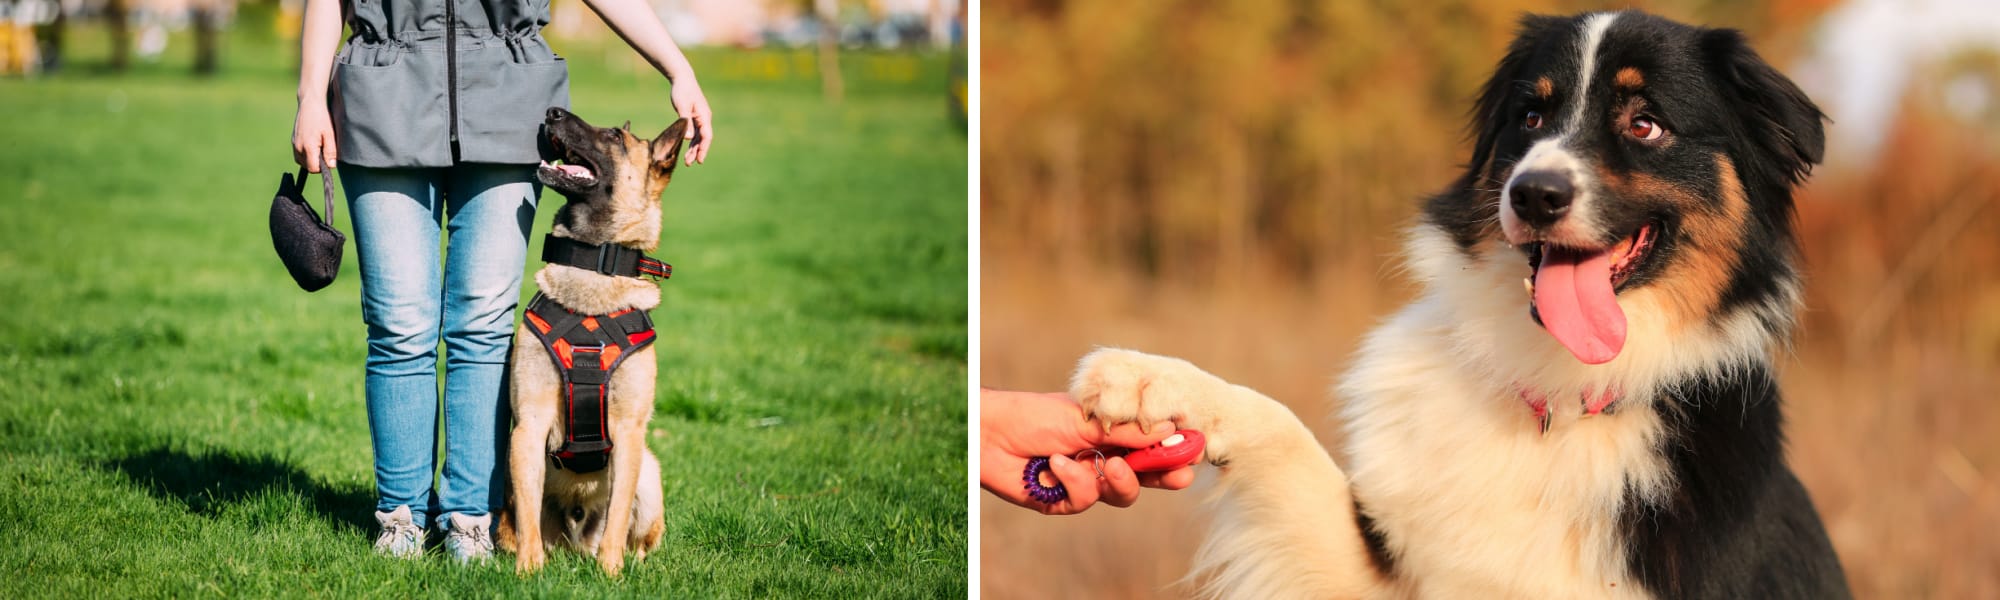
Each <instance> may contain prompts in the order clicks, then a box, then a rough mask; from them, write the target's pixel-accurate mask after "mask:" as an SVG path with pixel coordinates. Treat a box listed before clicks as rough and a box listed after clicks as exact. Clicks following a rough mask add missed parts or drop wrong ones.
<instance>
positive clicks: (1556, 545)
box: [1341, 298, 1669, 598]
mask: <svg viewBox="0 0 2000 600" xmlns="http://www.w3.org/2000/svg"><path fill="white" fill-rule="evenodd" d="M1444 304H1445V303H1444V302H1442V301H1439V300H1438V299H1436V298H1432V299H1431V300H1426V301H1419V302H1418V303H1416V304H1413V305H1411V306H1410V307H1408V308H1406V309H1405V310H1404V311H1403V312H1402V313H1400V314H1398V315H1397V316H1396V317H1395V318H1394V319H1393V320H1391V321H1390V322H1389V323H1387V324H1386V325H1384V326H1383V327H1381V328H1380V329H1378V330H1376V331H1375V332H1374V333H1373V334H1372V335H1371V336H1370V337H1369V339H1368V341H1367V343H1366V345H1365V346H1364V347H1363V349H1362V352H1361V353H1360V354H1359V356H1360V357H1361V358H1360V359H1359V360H1358V362H1357V364H1356V365H1355V366H1354V367H1353V368H1352V369H1351V370H1350V371H1349V373H1348V374H1347V377H1346V379H1345V380H1344V381H1343V383H1342V386H1341V389H1342V393H1343V396H1345V398H1346V405H1345V408H1344V411H1343V415H1342V416H1343V419H1344V421H1345V423H1346V427H1347V445H1348V446H1347V450H1348V451H1347V453H1346V455H1347V457H1348V458H1347V460H1346V461H1345V462H1344V463H1343V464H1345V465H1346V466H1347V468H1348V469H1347V473H1348V476H1349V477H1350V479H1351V482H1352V484H1353V491H1354V494H1355V497H1356V498H1357V499H1358V500H1359V501H1360V502H1361V503H1362V504H1363V505H1364V506H1365V507H1366V510H1367V513H1368V516H1369V517H1370V518H1372V519H1373V520H1374V523H1375V528H1376V530H1377V531H1381V532H1385V534H1386V536H1387V538H1388V540H1387V543H1388V545H1389V548H1390V550H1391V552H1392V553H1393V555H1394V557H1395V561H1396V568H1397V570H1398V571H1399V573H1400V574H1401V577H1398V578H1397V583H1396V584H1395V585H1398V586H1401V587H1403V589H1401V590H1400V591H1401V592H1403V593H1404V594H1406V595H1413V596H1422V597H1435V598H1474V597H1477V598H1492V597H1501V596H1496V594H1495V593H1496V592H1499V593H1500V594H1501V595H1503V596H1505V597H1522V598H1569V597H1588V598H1609V597H1646V596H1647V594H1646V592H1645V591H1644V590H1641V589H1639V586H1638V584H1637V582H1636V581H1634V580H1633V579H1632V578H1631V577H1630V575H1629V573H1627V569H1626V567H1625V551H1624V548H1623V547H1622V543H1621V541H1620V540H1621V538H1620V536H1619V535H1618V530H1617V528H1618V519H1619V514H1620V508H1621V504H1622V503H1623V502H1626V501H1627V498H1628V497H1629V496H1628V494H1629V490H1628V489H1627V486H1628V485H1629V486H1632V488H1633V489H1638V490H1641V491H1642V492H1650V491H1653V490H1658V489H1660V488H1662V487H1664V484H1665V483H1666V481H1665V480H1666V478H1667V477H1669V475H1668V471H1667V468H1666V466H1665V464H1664V463H1663V461H1662V460H1661V458H1660V457H1659V456H1658V454H1657V453H1656V452H1655V451H1654V449H1653V445H1654V440H1655V439H1657V437H1658V435H1659V432H1660V428H1661V425H1660V422H1659V417H1658V414H1657V413H1656V412H1655V411H1654V410H1653V409H1652V408H1651V407H1650V406H1647V405H1645V404H1644V403H1634V404H1638V405H1637V406H1621V407H1620V408H1619V410H1617V411H1615V412H1613V413H1611V414H1600V415H1594V416H1589V417H1584V416H1583V409H1582V406H1581V401H1580V399H1573V400H1569V401H1561V400H1552V401H1551V402H1550V404H1551V407H1550V408H1551V411H1552V419H1553V426H1552V427H1551V428H1550V430H1549V431H1548V432H1547V433H1546V434H1544V433H1542V431H1541V427H1540V424H1539V421H1538V419H1537V418H1536V417H1535V416H1534V414H1533V412H1532V411H1531V410H1530V409H1529V408H1528V407H1527V405H1526V404H1524V403H1523V402H1522V401H1521V399H1520V395H1519V392H1518V391H1516V388H1515V386H1516V385H1517V384H1516V382H1510V381H1493V380H1492V379H1497V378H1495V377H1492V376H1490V375H1484V374H1482V373H1481V371H1482V370H1481V369H1475V368H1469V367H1467V366H1466V363H1465V362H1464V361H1463V360H1462V358H1460V357H1461V356H1462V354H1461V352H1458V351H1455V350H1462V348H1457V349H1455V348H1454V347H1453V345H1454V344H1455V343H1463V341H1464V340H1462V339H1460V338H1458V337H1457V336H1455V335H1454V331H1455V330H1458V329H1459V327H1462V321H1459V320H1457V319H1453V318H1451V317H1452V315H1451V314H1450V311H1449V310H1448V308H1447V307H1446V306H1444ZM1518 318H1520V319H1523V320H1525V319H1526V318H1527V317H1526V316H1525V315H1521V316H1519V317H1518Z"/></svg>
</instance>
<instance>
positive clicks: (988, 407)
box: [979, 390, 1194, 515]
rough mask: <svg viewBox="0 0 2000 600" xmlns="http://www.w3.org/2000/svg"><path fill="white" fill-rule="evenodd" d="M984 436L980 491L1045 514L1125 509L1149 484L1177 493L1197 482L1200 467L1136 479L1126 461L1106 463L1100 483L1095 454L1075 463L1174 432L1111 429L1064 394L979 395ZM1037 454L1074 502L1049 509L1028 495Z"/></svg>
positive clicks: (1148, 443)
mask: <svg viewBox="0 0 2000 600" xmlns="http://www.w3.org/2000/svg"><path fill="white" fill-rule="evenodd" d="M979 430H980V436H979V438H980V439H979V446H980V449H979V485H980V487H983V488H985V489H986V491H987V492H990V493H992V494H993V495H995V496H999V497H1000V498H1001V499H1003V500H1006V501H1008V502H1012V503H1014V504H1016V505H1019V506H1022V507H1025V508H1029V509H1033V510H1036V511H1040V512H1042V513H1043V514H1050V515H1069V514H1076V513H1080V512H1083V511H1084V510H1086V509H1089V508H1090V507H1091V506H1092V505H1094V504H1096V503H1098V502H1100V501H1102V502H1104V503H1106V504H1110V505H1112V506H1117V507H1126V506H1131V505H1132V503H1133V502H1135V501H1137V500H1138V499H1139V488H1140V487H1142V486H1143V487H1152V488H1162V489H1169V490H1178V489H1182V488H1186V487H1187V486H1189V485H1193V484H1194V468H1193V467H1182V468H1179V469H1174V470H1172V471H1167V472H1164V473H1134V472H1133V471H1132V468H1131V467H1130V466H1127V465H1126V464H1125V459H1123V458H1119V457H1111V458H1107V459H1105V460H1104V463H1103V469H1104V477H1103V478H1102V479H1099V478H1098V476H1097V475H1098V469H1097V466H1096V465H1095V464H1094V463H1095V462H1096V460H1095V457H1094V456H1091V455H1089V454H1088V453H1086V455H1085V457H1084V458H1085V460H1082V461H1078V460H1074V459H1072V458H1071V457H1073V456H1075V455H1076V454H1077V453H1079V452H1083V451H1084V450H1087V449H1091V448H1102V447H1119V448H1135V449H1136V448H1144V447H1147V446H1151V445H1153V444H1154V443H1156V442H1159V441H1160V440H1163V439H1166V437H1167V436H1170V435H1173V433H1174V428H1173V426H1172V424H1171V423H1167V424H1161V425H1156V426H1154V427H1153V432H1152V433H1146V432H1144V431H1141V430H1140V429H1139V427H1138V426H1137V425H1134V424H1126V425H1120V426H1118V427H1114V428H1112V429H1111V430H1110V431H1105V430H1104V427H1103V425H1100V424H1099V423H1097V422H1096V421H1091V420H1089V419H1086V418H1084V415H1083V409H1081V408H1078V407H1077V405H1076V402H1074V401H1072V400H1070V399H1069V396H1067V395H1064V394H1036V393H1028V392H1006V391H1000V390H980V391H979ZM1037 456H1047V457H1049V474H1050V475H1052V476H1054V477H1055V479H1056V480H1057V481H1060V482H1061V483H1062V485H1063V487H1064V488H1066V489H1067V490H1068V491H1069V494H1068V497H1067V498H1064V499H1063V500H1062V501H1060V502H1057V503H1055V504H1043V503H1041V502H1039V501H1037V500H1035V499H1033V498H1029V497H1028V492H1027V490H1026V489H1025V488H1024V487H1023V485H1022V481H1021V477H1022V474H1023V471H1024V470H1026V469H1027V467H1028V459H1029V458H1033V457H1037Z"/></svg>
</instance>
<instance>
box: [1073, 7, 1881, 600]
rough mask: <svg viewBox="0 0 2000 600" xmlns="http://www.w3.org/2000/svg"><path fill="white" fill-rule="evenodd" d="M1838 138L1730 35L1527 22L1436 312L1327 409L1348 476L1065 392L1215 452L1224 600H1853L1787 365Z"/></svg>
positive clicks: (1259, 422)
mask: <svg viewBox="0 0 2000 600" xmlns="http://www.w3.org/2000/svg"><path fill="white" fill-rule="evenodd" d="M1823 120H1824V117H1823V115H1822V114H1821V112H1820V110H1819V109H1818V107H1816V106H1814V104H1813V103H1812V101H1811V100H1809V99H1808V98H1807V97H1806V96H1805V95H1804V94H1803V93H1802V92H1800V91H1799V89H1798V88H1797V87H1796V86H1794V85H1793V84H1792V82H1791V81H1790V80H1788V79H1786V78H1785V76H1784V75H1782V74H1780V73H1779V72H1778V71H1776V70H1775V69H1773V68H1771V67H1770V66H1769V65H1768V64H1766V63H1765V62H1764V61H1763V60H1762V59H1761V58H1759V57H1758V55H1757V54H1756V53H1755V52H1754V51H1752V50H1751V49H1750V48H1749V47H1748V46H1747V45H1746V43H1745V41H1744V38H1743V36H1742V35H1741V34H1740V33H1738V32H1736V31H1733V30H1727V29H1707V28H1701V27H1692V26H1688V25H1683V24H1679V23H1675V22H1672V21H1668V20H1666V19H1662V18H1659V17H1655V16H1651V15H1647V14H1643V13H1638V12H1629V11H1628V12H1607V13H1591V14H1583V15H1577V16H1573V17H1565V18H1557V17H1542V16H1530V17H1526V18H1525V19H1523V21H1522V22H1521V27H1520V33H1519V36H1518V38H1517V39H1515V40H1514V42H1513V44H1512V45H1511V46H1510V47H1509V49H1508V51H1507V54H1506V57H1505V58H1503V59H1502V60H1501V61H1500V64H1499V67H1498V68H1497V69H1496V70H1495V72H1494V74H1493V76H1492V79H1491V80H1490V81H1488V82H1487V83H1486V84H1485V86H1484V88H1483V91H1482V92H1481V93H1480V95H1479V97H1478V100H1477V103H1476V106H1475V110H1474V112H1473V121H1474V122H1473V133H1474V135H1473V138H1474V141H1475V147H1474V149H1473V155H1472V161H1471V162H1470V164H1469V165H1468V166H1467V169H1466V171H1465V173H1464V175H1463V176H1461V177H1459V178H1458V179H1457V181H1456V182H1454V183H1453V184H1451V186H1450V187H1448V188H1446V189H1445V191H1443V192H1442V193H1440V194H1438V195H1437V196H1435V197H1432V198H1431V199H1430V200H1429V201H1428V202H1427V203H1425V204H1424V205H1423V208H1422V211H1421V217H1420V218H1419V222H1418V223H1417V224H1416V225H1415V226H1414V227H1413V228H1412V229H1411V230H1410V231H1409V234H1408V241H1407V243H1406V245H1405V253H1406V255H1405V260H1406V261H1407V263H1408V265H1409V267H1410V268H1409V271H1410V273H1412V274H1413V275H1414V276H1415V278H1416V279H1417V280H1418V281H1419V282H1420V283H1421V284H1422V291H1421V293H1420V294H1419V295H1418V297H1417V298H1416V300H1415V301H1414V302H1412V303H1411V304H1410V305H1408V306H1407V307H1405V308H1403V309H1402V310H1401V311H1400V312H1398V313H1396V314H1395V315H1394V316H1391V317H1389V319H1388V321H1387V322H1385V323H1383V324H1382V325H1380V326H1379V327H1378V328H1377V329H1376V330H1375V331H1374V332H1373V333H1371V334H1370V335H1369V336H1368V337H1367V339H1366V341H1365V342H1364V343H1363V344H1362V346H1361V348H1360V350H1359V351H1358V352H1357V354H1356V355H1355V357H1354V363H1353V365H1352V366H1351V368H1350V370H1349V371H1348V372H1347V374H1346V376H1345V377H1344V379H1343V380H1342V382H1341V384H1340V386H1339V393H1340V395H1341V396H1343V400H1344V404H1343V407H1342V412H1341V417H1342V421H1343V425H1344V430H1345V438H1346V453H1345V454H1346V457H1345V459H1344V462H1345V466H1346V468H1347V469H1346V471H1343V470H1342V469H1341V466H1340V465H1336V464H1335V462H1334V459H1333V457H1332V456H1330V455H1329V454H1328V453H1327V451H1326V450H1325V449H1324V448H1322V447H1321V446H1320V444H1319V442H1317V441H1316V440H1315V439H1314V438H1313V434H1312V433H1311V431H1309V430H1308V429H1307V428H1306V427H1305V426H1304V425H1303V424H1301V423H1300V421H1299V419H1298V418H1297V417H1295V416H1294V415H1293V414H1292V413H1291V412H1290V411H1289V410H1287V409H1286V408H1285V406H1284V405H1281V404H1279V403H1277V402H1275V401H1273V400H1271V399H1269V398H1266V397H1264V396H1262V395H1260V394H1258V393H1257V392H1256V391H1253V390H1250V389H1248V388H1244V387H1242V386H1237V385H1231V384H1230V383H1228V382H1226V381H1223V380H1222V379H1219V378H1217V377H1216V376H1214V375H1211V374H1209V373H1206V372H1203V371H1202V370H1200V369H1198V368H1196V367H1195V366H1194V365H1192V364H1189V363H1188V362H1186V361H1182V360H1179V359H1173V358H1165V357H1159V356H1151V355H1146V354H1140V353H1137V352H1131V351H1126V350H1117V349H1103V350H1099V351H1097V352H1095V353H1092V354H1090V355H1089V356H1087V357H1085V358H1084V359H1083V360H1082V362H1081V364H1080V365H1079V367H1078V370H1077V372H1076V374H1075V377H1074V379H1073V380H1072V386H1071V393H1072V394H1073V396H1074V397H1075V398H1076V400H1077V401H1078V402H1079V403H1080V404H1081V405H1082V406H1083V408H1084V409H1085V410H1086V411H1088V412H1089V413H1090V414H1092V415H1094V416H1095V418H1097V419H1098V420H1100V421H1102V422H1104V423H1106V424H1117V423H1126V422H1138V423H1141V424H1142V425H1145V426H1158V425H1161V424H1164V423H1166V422H1169V421H1171V422H1173V423H1174V424H1176V426H1178V427H1183V428H1188V429H1196V430H1200V431H1202V432H1204V433H1205V434H1207V438H1208V446H1207V449H1206V460H1207V461H1208V462H1209V463H1212V464H1214V465H1217V466H1219V467H1220V469H1219V475H1218V476H1217V480H1218V483H1217V484H1216V487H1217V493H1218V497H1219V503H1218V506H1217V508H1216V510H1217V511H1218V512H1217V514H1216V519H1215V522H1214V527H1213V530H1212V531H1211V532H1210V533H1209V535H1208V536H1207V538H1206V540H1205V542H1204V544H1203V545H1202V547H1201V549H1200V550H1199V551H1198V553H1197V556H1196V558H1195V567H1194V571H1193V573H1191V574H1190V575H1189V580H1190V581H1193V582H1196V583H1197V584H1198V591H1199V592H1200V593H1202V594H1203V595H1206V596H1228V597H1242V598H1354V597H1392V598H1401V597H1425V598H1651V597H1658V598H1840V597H1846V596H1847V595H1848V590H1847V587H1846V582H1845V578H1844V576H1843V575H1842V572H1841V567H1840V562H1839V560H1838V558H1837V557H1836V556H1835V554H1834V551H1833V549H1832V545H1831V544H1830V543H1829V542H1828V539H1827V536H1826V533H1825V531H1824V529H1823V528H1822V526H1821V524H1820V520H1819V517H1818V516H1817V514H1816V512H1815V510H1814V509H1813V505H1812V501H1811V500H1810V499H1809V498H1808V497H1807V494H1806V490H1805V488H1804V487H1803V486H1801V485H1800V483H1799V481H1798V479H1797V478H1796V477H1794V476H1793V474H1792V472H1791V470H1790V469H1789V468H1788V467H1787V466H1786V465H1785V459H1784V455H1783V454H1784V440H1783V436H1782V433H1781V431H1780V424H1781V416H1780V412H1779V393H1778V384H1777V381H1776V380H1775V378H1774V377H1773V374H1772V358H1771V356H1772V354H1773V353H1774V351H1775V350H1777V349H1778V348H1780V347H1782V345H1783V344H1784V343H1785V340H1786V339H1787V338H1788V337H1789V334H1790V330H1791V328H1792V325H1793V319H1794V313H1795V312H1796V310H1797V308H1798V305H1799V303H1800V291H1799V288H1800V276H1799V272H1798V267H1797V263H1798V250H1797V243H1796V240H1795V239H1794V233H1793V206H1792V195H1791V194H1792V188H1793V187H1794V186H1796V185H1797V184H1798V183H1800V182H1801V181H1802V180H1803V179H1804V178H1805V177H1806V175H1807V174H1808V173H1809V172H1810V170H1811V168H1812V166H1813V165H1814V164H1816V163H1818V162H1819V160H1820V155H1821V150H1822V146H1823V138H1822V136H1823V133H1822V129H1821V123H1822V121H1823ZM1523 287H1525V288H1527V293H1526V294H1524V293H1523V292H1522V288H1523Z"/></svg>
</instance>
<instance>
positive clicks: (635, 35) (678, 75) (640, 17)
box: [584, 0, 715, 164]
mask: <svg viewBox="0 0 2000 600" xmlns="http://www.w3.org/2000/svg"><path fill="white" fill-rule="evenodd" d="M584 4H588V5H590V9H591V10H593V11H596V12H597V16H598V18H601V19H604V24H606V25H610V26H611V30H612V31H614V32H617V33H618V37H621V38H625V43H626V44H627V45H630V46H632V49H633V50H636V51H638V52H639V55H640V56H644V57H646V61H647V62H650V63H653V68H655V69H659V70H660V74H661V75H665V76H667V81H669V82H672V83H673V85H674V91H673V101H674V112H676V113H680V116H682V117H686V118H688V119H691V120H693V121H694V127H689V128H687V133H686V134H685V135H686V136H687V137H688V138H691V139H694V140H695V144H694V148H693V150H691V151H689V152H686V153H685V154H686V155H687V164H695V163H700V162H707V160H708V145H709V144H710V143H712V142H714V141H715V124H714V123H713V122H712V121H713V120H714V115H713V113H711V112H709V109H708V98H707V97H704V96H703V95H702V93H701V83H700V82H698V81H695V78H694V65H691V64H688V59H687V55H685V54H681V48H680V46H677V45H675V44H674V38H673V37H672V36H669V35H667V26H666V24H664V23H661V22H660V17H659V15H657V14H655V13H654V12H653V7H652V5H650V4H647V3H646V1H645V0H584ZM697 129H699V130H700V133H699V134H697V133H696V130H697Z"/></svg>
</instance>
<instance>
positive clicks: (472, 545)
mask: <svg viewBox="0 0 2000 600" xmlns="http://www.w3.org/2000/svg"><path fill="white" fill-rule="evenodd" d="M447 517H448V518H449V519H450V523H449V527H447V529H448V530H449V531H448V532H447V533H446V534H445V537H444V551H445V554H446V555H447V556H450V557H452V558H453V559H456V560H458V562H461V563H468V562H480V561H485V560H486V559H488V558H491V557H492V556H493V532H492V525H493V515H490V514H489V515H479V516H477V517H468V516H465V515H461V514H458V513H452V514H450V515H447Z"/></svg>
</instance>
